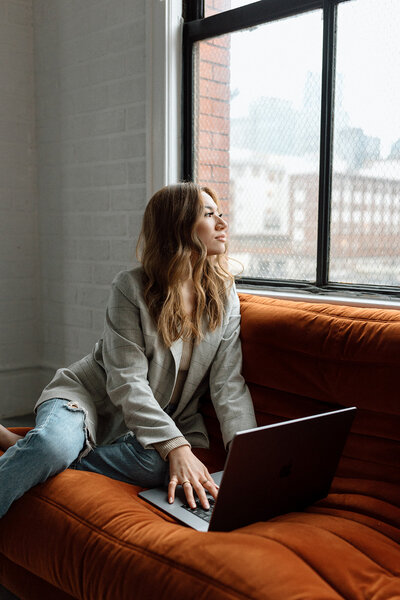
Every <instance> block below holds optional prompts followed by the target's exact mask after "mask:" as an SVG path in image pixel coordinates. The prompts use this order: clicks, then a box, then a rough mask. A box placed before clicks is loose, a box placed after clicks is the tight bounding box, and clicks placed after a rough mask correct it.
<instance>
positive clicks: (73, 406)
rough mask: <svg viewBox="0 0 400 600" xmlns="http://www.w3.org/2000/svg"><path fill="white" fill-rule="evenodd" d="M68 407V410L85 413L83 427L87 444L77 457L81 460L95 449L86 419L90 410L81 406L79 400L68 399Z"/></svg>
mask: <svg viewBox="0 0 400 600" xmlns="http://www.w3.org/2000/svg"><path fill="white" fill-rule="evenodd" d="M66 408H67V410H70V411H71V412H82V413H83V417H84V418H83V429H84V432H85V445H84V447H83V448H82V451H81V452H80V453H79V456H78V458H77V461H78V462H79V461H80V460H81V459H82V458H83V457H84V456H86V455H87V454H89V452H90V451H91V450H93V447H94V443H93V441H92V440H91V439H90V436H89V429H88V426H87V424H86V419H87V417H88V412H87V410H86V408H83V407H82V406H79V403H78V402H75V401H72V400H70V401H68V402H67V404H66Z"/></svg>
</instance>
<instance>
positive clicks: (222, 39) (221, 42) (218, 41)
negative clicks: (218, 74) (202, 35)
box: [210, 33, 231, 64]
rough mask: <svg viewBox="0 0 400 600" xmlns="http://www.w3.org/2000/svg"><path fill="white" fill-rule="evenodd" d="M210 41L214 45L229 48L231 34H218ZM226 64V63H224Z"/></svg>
mask: <svg viewBox="0 0 400 600" xmlns="http://www.w3.org/2000/svg"><path fill="white" fill-rule="evenodd" d="M210 43H212V44H213V45H214V46H219V47H220V48H230V47H231V34H230V33H226V34H225V35H220V36H218V37H215V38H211V40H210ZM226 64H228V63H226Z"/></svg>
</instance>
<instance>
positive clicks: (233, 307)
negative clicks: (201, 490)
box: [210, 287, 257, 447]
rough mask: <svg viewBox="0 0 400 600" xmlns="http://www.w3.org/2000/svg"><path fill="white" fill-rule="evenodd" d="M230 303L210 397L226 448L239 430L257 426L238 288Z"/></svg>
mask: <svg viewBox="0 0 400 600" xmlns="http://www.w3.org/2000/svg"><path fill="white" fill-rule="evenodd" d="M229 300H230V301H229V306H230V309H229V318H228V322H227V324H226V326H225V330H224V333H223V336H222V340H221V343H220V345H219V347H218V351H217V354H216V356H215V359H214V362H213V364H212V367H211V371H210V395H211V400H212V403H213V405H214V408H215V412H216V413H217V417H218V420H219V422H220V426H221V431H222V437H223V441H224V444H225V447H226V446H227V444H228V443H229V442H230V441H231V440H232V438H233V436H234V435H235V433H236V432H237V431H243V430H244V429H252V428H253V427H257V423H256V419H255V415H254V408H253V402H252V400H251V396H250V392H249V390H248V387H247V385H246V382H245V380H244V378H243V376H242V374H241V371H242V346H241V342H240V320H241V316H240V303H239V298H238V296H237V293H236V289H235V287H233V288H232V290H231V294H230V298H229Z"/></svg>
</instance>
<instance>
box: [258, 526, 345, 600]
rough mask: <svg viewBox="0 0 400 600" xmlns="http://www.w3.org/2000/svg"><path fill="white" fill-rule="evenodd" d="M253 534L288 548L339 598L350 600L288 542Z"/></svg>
mask: <svg viewBox="0 0 400 600" xmlns="http://www.w3.org/2000/svg"><path fill="white" fill-rule="evenodd" d="M253 535H255V536H256V537H259V538H261V539H263V540H265V539H267V540H269V541H270V542H274V543H276V544H279V545H280V546H282V547H283V548H286V549H287V550H289V552H291V553H292V554H294V556H296V557H297V558H298V559H300V560H301V561H302V562H303V563H304V564H305V565H307V567H309V568H310V569H311V570H312V571H313V572H314V573H315V574H316V575H317V576H318V577H319V578H320V579H321V581H323V582H324V583H325V584H326V585H327V586H328V587H330V588H331V589H332V590H333V591H334V592H335V593H336V594H337V595H338V596H339V598H342V599H343V600H351V599H350V598H346V597H345V596H343V595H342V594H341V592H339V591H338V590H337V588H336V587H335V586H334V585H333V583H331V582H330V581H329V580H328V579H326V578H325V577H324V576H323V575H322V574H321V573H320V571H319V570H317V569H316V568H314V567H313V566H312V564H311V563H310V562H309V561H308V560H306V559H305V558H304V556H301V555H300V554H298V553H297V552H296V551H295V550H294V549H293V548H291V547H290V546H289V545H288V544H285V543H284V542H283V541H282V540H276V539H275V538H273V537H268V536H263V535H260V534H259V533H253Z"/></svg>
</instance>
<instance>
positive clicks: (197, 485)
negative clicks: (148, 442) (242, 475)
mask: <svg viewBox="0 0 400 600" xmlns="http://www.w3.org/2000/svg"><path fill="white" fill-rule="evenodd" d="M168 460H169V475H170V482H169V485H168V502H169V503H170V504H172V502H173V501H174V499H175V489H176V486H177V485H179V484H180V485H181V486H182V487H183V489H184V491H185V496H186V500H187V502H188V504H189V506H190V508H196V502H195V499H194V494H193V490H194V491H195V492H196V494H197V496H198V498H199V500H200V502H201V505H202V507H203V508H205V509H206V510H207V509H209V508H210V505H209V502H208V500H207V496H206V492H205V490H207V492H209V493H210V494H211V496H212V497H213V498H216V497H217V494H218V486H217V485H216V484H215V483H214V480H213V478H212V477H211V475H210V473H209V472H208V470H207V468H206V467H205V465H203V463H202V462H201V461H200V460H199V459H198V458H197V457H196V456H195V455H194V454H193V452H192V450H191V449H190V447H189V446H179V447H178V448H174V449H173V450H171V451H170V453H169V454H168Z"/></svg>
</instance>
